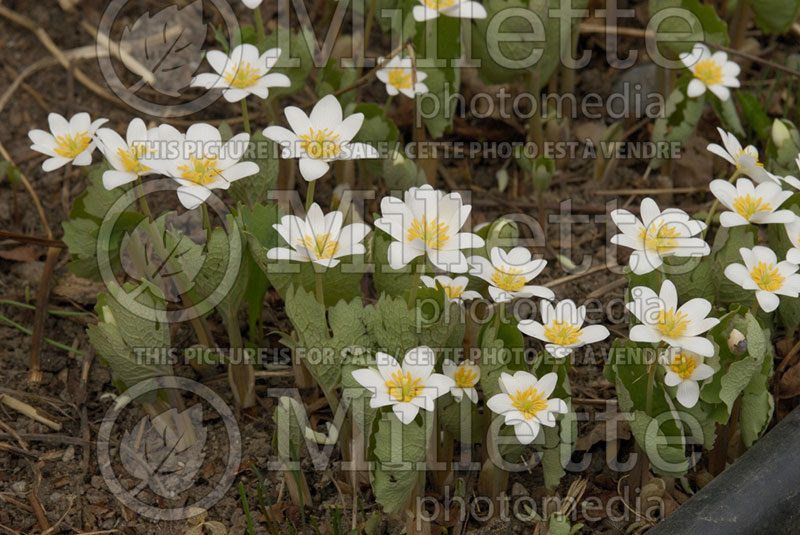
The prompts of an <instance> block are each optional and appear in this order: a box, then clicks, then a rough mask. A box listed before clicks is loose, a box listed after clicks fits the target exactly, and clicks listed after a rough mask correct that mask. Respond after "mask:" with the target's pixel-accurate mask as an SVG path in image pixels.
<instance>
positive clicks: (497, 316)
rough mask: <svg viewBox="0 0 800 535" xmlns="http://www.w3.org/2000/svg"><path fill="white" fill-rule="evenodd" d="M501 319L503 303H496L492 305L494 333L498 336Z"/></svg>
mask: <svg viewBox="0 0 800 535" xmlns="http://www.w3.org/2000/svg"><path fill="white" fill-rule="evenodd" d="M502 317H503V303H496V304H495V305H494V333H495V336H498V335H499V333H500V322H501V318H502Z"/></svg>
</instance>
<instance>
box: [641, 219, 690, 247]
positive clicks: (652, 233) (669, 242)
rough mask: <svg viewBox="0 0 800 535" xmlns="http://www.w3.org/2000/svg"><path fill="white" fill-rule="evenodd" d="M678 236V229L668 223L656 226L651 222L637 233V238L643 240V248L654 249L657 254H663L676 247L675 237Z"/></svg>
mask: <svg viewBox="0 0 800 535" xmlns="http://www.w3.org/2000/svg"><path fill="white" fill-rule="evenodd" d="M679 236H680V233H679V232H678V230H677V229H676V228H675V227H673V226H671V225H668V224H662V225H661V226H659V227H656V226H655V225H654V224H652V223H651V224H650V226H649V227H647V228H646V229H642V231H641V232H640V233H639V239H640V240H642V241H644V247H645V249H652V250H655V251H656V252H658V254H664V253H666V252H669V251H671V250H672V249H674V248H675V247H677V246H678V241H677V240H676V239H675V238H677V237H679Z"/></svg>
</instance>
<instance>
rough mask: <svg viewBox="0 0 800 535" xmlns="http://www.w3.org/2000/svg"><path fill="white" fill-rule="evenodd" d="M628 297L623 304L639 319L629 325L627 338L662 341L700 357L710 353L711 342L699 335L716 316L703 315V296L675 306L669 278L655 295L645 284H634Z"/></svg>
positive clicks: (706, 306)
mask: <svg viewBox="0 0 800 535" xmlns="http://www.w3.org/2000/svg"><path fill="white" fill-rule="evenodd" d="M631 296H632V297H633V299H632V301H631V302H630V303H628V304H627V305H625V307H626V308H627V309H628V310H629V311H630V312H631V313H632V314H633V315H634V316H636V318H637V319H638V320H639V321H641V322H642V323H641V325H635V326H634V327H633V328H631V332H630V338H631V340H633V341H634V342H650V343H658V342H666V343H667V344H669V345H670V346H672V347H680V348H684V349H688V350H690V351H693V352H694V353H697V354H698V355H703V356H704V357H710V356H712V355H713V354H714V344H712V343H711V341H710V340H708V339H707V338H705V337H703V336H700V335H701V334H703V333H704V332H706V331H708V330H709V329H711V328H712V327H714V326H715V325H716V324H718V323H719V320H718V319H717V318H709V317H707V316H708V314H709V313H710V312H711V303H709V302H708V301H707V300H706V299H703V298H702V297H695V298H694V299H690V300H689V301H687V302H686V303H684V304H683V306H681V307H678V292H677V291H676V289H675V285H674V284H673V283H672V281H670V280H665V281H664V282H663V283H662V284H661V291H660V292H659V294H658V295H656V293H655V292H654V291H653V290H651V289H650V288H648V287H647V286H637V287H635V288H633V289H632V290H631Z"/></svg>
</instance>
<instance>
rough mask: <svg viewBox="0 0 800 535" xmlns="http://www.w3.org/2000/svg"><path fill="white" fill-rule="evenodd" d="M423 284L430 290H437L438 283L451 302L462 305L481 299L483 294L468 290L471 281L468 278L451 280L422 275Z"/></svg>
mask: <svg viewBox="0 0 800 535" xmlns="http://www.w3.org/2000/svg"><path fill="white" fill-rule="evenodd" d="M420 280H421V281H422V284H424V285H425V286H427V287H428V288H436V283H437V282H438V283H439V285H440V286H441V287H442V288H443V289H444V294H445V296H447V299H448V300H449V301H455V302H457V303H462V302H464V301H466V300H467V299H480V298H481V294H479V293H478V292H476V291H474V290H467V289H466V288H467V284H468V283H469V279H468V278H467V277H463V276H462V277H455V278H450V277H448V276H447V275H439V276H437V277H428V276H427V275H422V276H421V277H420Z"/></svg>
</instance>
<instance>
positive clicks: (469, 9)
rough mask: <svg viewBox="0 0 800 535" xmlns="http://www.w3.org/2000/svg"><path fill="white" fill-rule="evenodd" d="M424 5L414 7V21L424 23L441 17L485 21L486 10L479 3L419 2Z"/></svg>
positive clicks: (453, 0)
mask: <svg viewBox="0 0 800 535" xmlns="http://www.w3.org/2000/svg"><path fill="white" fill-rule="evenodd" d="M419 3H420V4H422V5H419V6H414V10H413V11H412V13H413V14H414V20H416V21H417V22H424V21H426V20H430V19H435V18H436V17H438V16H439V15H445V16H448V17H460V18H464V19H485V18H486V10H485V9H484V8H483V6H482V5H480V4H479V3H478V2H472V1H470V0H419Z"/></svg>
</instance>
